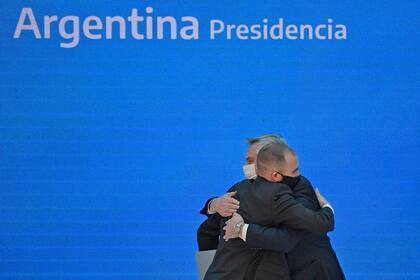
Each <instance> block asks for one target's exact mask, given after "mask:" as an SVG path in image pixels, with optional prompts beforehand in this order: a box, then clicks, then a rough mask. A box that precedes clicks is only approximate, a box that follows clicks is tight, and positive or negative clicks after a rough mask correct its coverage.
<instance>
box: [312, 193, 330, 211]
mask: <svg viewBox="0 0 420 280" xmlns="http://www.w3.org/2000/svg"><path fill="white" fill-rule="evenodd" d="M315 194H316V198H318V202H319V206H321V207H323V206H324V205H325V204H329V203H328V201H327V200H326V199H325V197H323V196H322V195H321V193H320V192H319V190H318V189H315Z"/></svg>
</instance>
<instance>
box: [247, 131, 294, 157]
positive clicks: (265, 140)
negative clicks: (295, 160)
mask: <svg viewBox="0 0 420 280" xmlns="http://www.w3.org/2000/svg"><path fill="white" fill-rule="evenodd" d="M246 140H247V141H248V144H250V145H252V144H254V143H257V144H256V145H255V152H256V154H257V155H258V153H259V152H260V150H261V149H262V148H263V147H264V146H265V145H268V144H271V143H279V144H284V145H286V146H287V142H286V140H285V139H284V138H283V136H281V135H276V134H264V135H261V136H258V137H254V138H248V139H246Z"/></svg>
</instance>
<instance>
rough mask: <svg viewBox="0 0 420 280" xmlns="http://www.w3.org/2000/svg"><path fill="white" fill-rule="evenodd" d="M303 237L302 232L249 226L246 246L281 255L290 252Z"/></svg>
mask: <svg viewBox="0 0 420 280" xmlns="http://www.w3.org/2000/svg"><path fill="white" fill-rule="evenodd" d="M302 236H303V231H300V230H294V229H291V228H288V227H284V226H283V227H266V226H262V225H256V224H250V225H249V227H248V231H247V233H246V244H247V246H248V247H250V248H254V249H256V248H261V249H265V250H271V251H279V252H283V253H288V252H290V251H291V250H292V249H293V248H294V247H295V246H296V244H297V243H298V242H299V240H300V239H301V237H302Z"/></svg>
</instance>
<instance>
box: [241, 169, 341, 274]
mask: <svg viewBox="0 0 420 280" xmlns="http://www.w3.org/2000/svg"><path fill="white" fill-rule="evenodd" d="M292 190H293V193H294V196H295V198H296V200H297V201H299V202H300V203H302V205H304V206H305V207H307V208H309V209H312V210H318V209H320V207H319V203H318V199H317V198H316V195H315V192H314V190H313V188H312V186H311V184H310V182H309V181H308V180H307V179H306V178H304V177H301V179H300V180H299V182H298V184H297V185H296V186H295V187H294V188H293V189H292ZM246 243H247V245H248V246H249V247H251V248H262V249H267V250H275V251H279V252H286V253H287V255H286V256H287V260H288V265H289V270H290V274H291V279H292V280H342V279H345V276H344V273H343V271H342V269H341V267H340V264H339V262H338V259H337V256H336V254H335V252H334V250H333V248H332V246H331V242H330V239H329V238H328V236H327V235H326V234H324V235H317V234H313V233H310V232H305V231H296V230H290V229H288V228H287V227H284V226H282V227H280V228H268V227H266V226H261V225H255V224H251V225H249V227H248V231H247V239H246Z"/></svg>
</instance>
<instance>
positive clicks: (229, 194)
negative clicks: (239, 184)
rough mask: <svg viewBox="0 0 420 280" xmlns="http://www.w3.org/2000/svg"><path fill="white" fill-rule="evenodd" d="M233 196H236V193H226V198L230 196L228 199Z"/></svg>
mask: <svg viewBox="0 0 420 280" xmlns="http://www.w3.org/2000/svg"><path fill="white" fill-rule="evenodd" d="M235 194H236V191H234V192H228V193H226V195H227V196H230V197H232V196H234V195H235Z"/></svg>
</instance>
